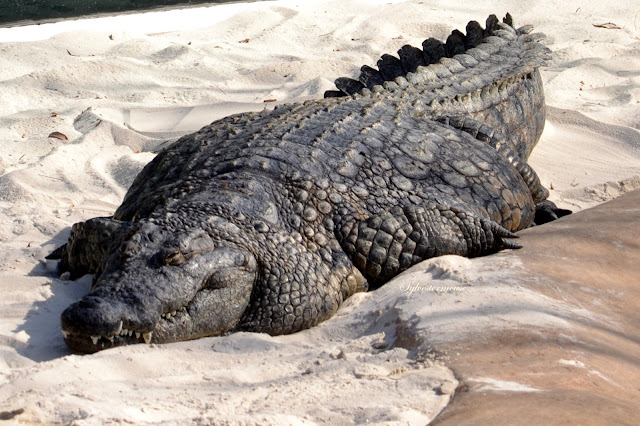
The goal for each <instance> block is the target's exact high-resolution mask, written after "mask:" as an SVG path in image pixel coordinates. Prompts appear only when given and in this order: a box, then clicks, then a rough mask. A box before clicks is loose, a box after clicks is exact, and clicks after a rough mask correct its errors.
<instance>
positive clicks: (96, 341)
mask: <svg viewBox="0 0 640 426" xmlns="http://www.w3.org/2000/svg"><path fill="white" fill-rule="evenodd" d="M99 339H100V336H91V341H92V342H93V344H94V345H97V344H98V340H99Z"/></svg>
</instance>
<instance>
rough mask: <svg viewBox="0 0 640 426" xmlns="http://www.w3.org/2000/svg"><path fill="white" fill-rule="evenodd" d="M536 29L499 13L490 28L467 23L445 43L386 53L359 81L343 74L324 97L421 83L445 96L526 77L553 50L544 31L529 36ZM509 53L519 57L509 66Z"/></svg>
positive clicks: (364, 70)
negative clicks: (543, 41) (516, 25)
mask: <svg viewBox="0 0 640 426" xmlns="http://www.w3.org/2000/svg"><path fill="white" fill-rule="evenodd" d="M532 29H533V28H532V27H531V26H525V27H521V28H518V29H515V28H514V26H513V18H512V17H511V15H510V14H507V15H506V16H505V17H504V19H503V22H502V23H501V22H500V21H499V20H498V18H497V17H496V15H490V16H489V17H488V18H487V21H486V27H485V28H482V26H481V25H480V24H479V23H478V22H476V21H471V22H469V23H468V24H467V27H466V34H464V33H462V32H461V31H459V30H454V31H453V32H452V33H451V35H450V36H449V37H448V38H447V40H446V41H444V42H442V41H440V40H436V39H434V38H429V39H427V40H425V41H424V42H423V43H422V49H420V48H417V47H414V46H409V45H405V46H403V47H402V48H401V49H400V50H398V56H397V57H396V56H393V55H389V54H384V55H382V57H381V58H380V59H379V60H378V62H377V69H376V68H373V67H371V66H368V65H364V66H363V67H362V68H361V69H360V76H359V77H358V78H357V79H352V78H348V77H340V78H338V79H337V80H336V81H335V85H336V88H337V89H338V90H329V91H327V92H325V95H324V97H325V98H328V97H342V96H349V95H355V94H368V93H369V92H370V91H373V92H379V91H383V90H385V89H386V90H387V91H395V90H398V89H403V88H404V87H406V86H407V85H417V84H422V85H425V88H427V89H428V88H433V90H434V91H436V92H437V91H438V89H441V90H443V93H442V94H443V95H446V94H453V95H454V96H455V95H463V94H466V93H471V92H473V91H474V90H480V89H482V88H483V87H487V86H489V85H491V84H492V83H494V82H495V81H497V80H500V79H501V78H505V77H508V76H509V77H515V76H518V75H526V74H529V73H531V72H533V71H535V69H537V68H538V67H540V66H544V65H546V61H547V60H549V59H550V51H549V49H547V48H546V47H545V46H543V45H541V44H540V43H538V41H539V40H541V39H543V38H544V35H543V34H539V33H536V34H529V33H530V32H531V30H532ZM504 57H507V58H511V59H515V60H511V61H509V65H510V66H508V67H505V64H504V63H503V62H504V59H505V58H504ZM495 58H499V60H498V61H496V59H495ZM492 65H493V67H492ZM446 89H449V90H446ZM456 89H457V90H456ZM447 92H449V93H447ZM455 92H458V93H455Z"/></svg>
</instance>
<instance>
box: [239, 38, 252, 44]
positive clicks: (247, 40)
mask: <svg viewBox="0 0 640 426" xmlns="http://www.w3.org/2000/svg"><path fill="white" fill-rule="evenodd" d="M238 43H249V39H248V38H245V39H244V40H240V41H239V42H238Z"/></svg>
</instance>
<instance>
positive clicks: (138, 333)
mask: <svg viewBox="0 0 640 426" xmlns="http://www.w3.org/2000/svg"><path fill="white" fill-rule="evenodd" d="M139 338H140V332H139V331H136V339H139Z"/></svg>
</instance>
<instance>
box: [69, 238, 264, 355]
mask: <svg viewBox="0 0 640 426" xmlns="http://www.w3.org/2000/svg"><path fill="white" fill-rule="evenodd" d="M255 271H256V261H255V259H254V258H253V256H250V255H247V254H246V253H243V252H240V251H238V250H236V249H228V248H220V249H218V250H215V251H214V252H212V253H207V254H205V255H203V256H200V257H198V258H194V259H191V260H190V261H189V262H187V263H185V264H183V265H179V266H163V267H161V268H155V269H154V268H149V267H146V266H142V262H128V263H127V264H126V269H125V272H124V273H123V272H121V271H117V272H114V273H103V274H102V275H101V276H100V277H99V278H98V280H97V281H96V283H95V284H94V286H93V290H92V291H91V292H90V293H89V294H88V295H86V296H85V297H84V298H83V299H81V300H80V301H78V302H76V303H74V304H72V305H71V306H69V307H68V308H67V309H66V310H65V311H64V312H63V313H62V315H61V326H62V334H63V337H64V340H65V342H66V344H67V345H68V346H69V347H70V348H71V349H72V350H74V351H77V352H83V353H93V352H97V351H100V350H103V349H108V348H111V347H115V346H122V345H129V344H136V343H147V344H149V343H169V342H176V341H182V340H191V339H197V338H200V337H205V336H215V335H220V334H223V333H225V332H226V331H228V330H230V329H232V328H233V327H234V326H235V325H236V324H237V322H238V321H239V320H240V318H241V317H242V314H243V313H244V310H245V309H246V307H247V305H248V303H249V299H250V297H251V292H252V289H253V284H254V281H255V276H256V272H255ZM220 277H223V279H220ZM229 277H232V279H231V280H230V279H229Z"/></svg>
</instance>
